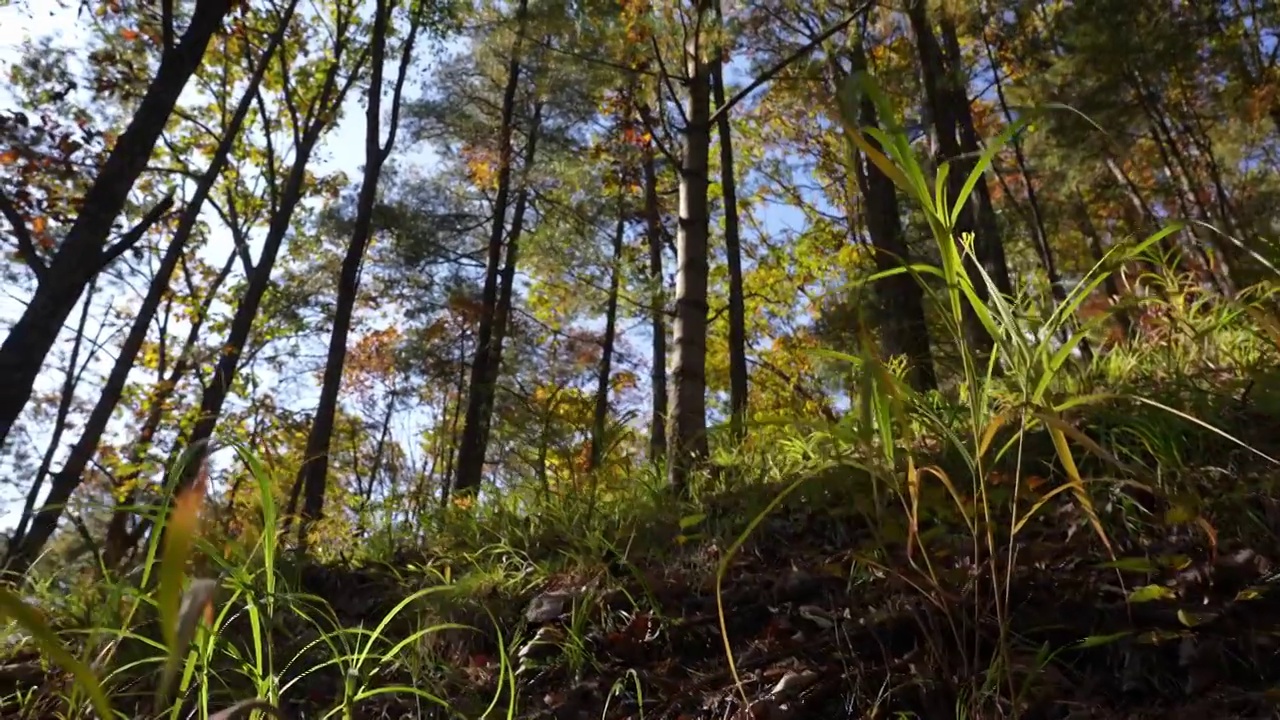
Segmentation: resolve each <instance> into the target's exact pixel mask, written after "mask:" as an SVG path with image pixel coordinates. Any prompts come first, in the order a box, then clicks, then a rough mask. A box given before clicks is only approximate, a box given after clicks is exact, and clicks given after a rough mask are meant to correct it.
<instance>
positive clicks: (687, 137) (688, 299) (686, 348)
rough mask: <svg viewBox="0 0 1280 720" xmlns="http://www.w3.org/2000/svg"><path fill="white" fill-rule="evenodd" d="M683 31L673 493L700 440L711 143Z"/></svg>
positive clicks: (705, 95) (702, 78) (702, 93)
mask: <svg viewBox="0 0 1280 720" xmlns="http://www.w3.org/2000/svg"><path fill="white" fill-rule="evenodd" d="M708 6H709V2H708V0H695V7H694V15H695V18H694V21H693V22H691V23H690V25H691V26H692V27H694V28H701V27H704V26H705V25H706V22H705V21H706V16H707V14H708V10H709V7H708ZM704 39H705V38H703V37H699V33H698V32H696V31H695V32H692V33H690V37H689V40H688V42H687V44H686V46H685V48H684V54H685V75H686V77H687V78H688V81H687V92H688V100H687V103H688V104H687V107H686V109H685V118H686V120H687V123H688V124H687V126H686V127H685V129H684V156H683V157H682V158H681V165H680V228H679V230H678V231H677V233H676V256H677V257H676V318H675V323H674V325H673V328H672V330H673V332H672V336H673V337H672V345H673V346H674V348H675V357H674V360H673V368H672V373H671V374H672V386H671V391H670V392H671V400H670V406H669V407H670V413H671V415H670V425H671V429H670V433H669V439H668V445H667V453H668V454H667V473H668V477H669V480H670V484H671V486H672V487H673V488H675V489H676V490H678V491H681V492H683V491H685V489H686V488H687V487H688V483H689V476H690V474H691V472H692V471H693V469H694V467H695V466H696V465H697V464H698V463H699V462H700V461H701V460H702V459H704V458H706V456H707V454H708V451H709V450H708V446H707V398H706V389H707V378H706V367H707V274H708V269H709V263H708V258H707V227H708V224H709V223H708V209H707V205H708V203H707V166H708V155H709V153H710V144H711V124H710V120H711V74H710V68H709V66H708V63H707V62H706V59H705V57H704V56H705V54H706V49H705V48H703V47H702V41H703V40H704Z"/></svg>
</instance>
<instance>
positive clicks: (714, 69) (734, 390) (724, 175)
mask: <svg viewBox="0 0 1280 720" xmlns="http://www.w3.org/2000/svg"><path fill="white" fill-rule="evenodd" d="M712 2H714V3H715V15H716V32H718V33H723V32H724V17H723V9H722V8H721V2H722V0H712ZM722 52H723V51H722V49H721V47H720V43H717V45H716V47H714V48H712V50H711V55H712V59H711V61H710V63H708V64H709V65H710V66H711V88H712V92H713V93H714V96H715V101H716V107H717V108H723V107H724V106H725V93H724V67H723V63H722V62H721V60H720V58H721V55H722ZM716 137H717V139H718V140H719V141H720V194H721V196H722V197H723V198H724V252H725V262H726V263H727V264H728V266H729V434H730V435H731V436H732V437H733V439H734V440H735V441H741V440H742V439H743V438H744V437H745V436H746V418H747V397H748V387H747V382H748V379H749V377H748V375H747V316H746V303H745V300H744V297H743V287H742V249H741V242H740V239H739V234H738V188H737V182H736V180H735V178H734V166H733V131H732V128H731V127H730V125H729V113H728V112H721V113H718V114H717V119H716Z"/></svg>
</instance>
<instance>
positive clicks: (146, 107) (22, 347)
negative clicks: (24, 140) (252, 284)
mask: <svg viewBox="0 0 1280 720" xmlns="http://www.w3.org/2000/svg"><path fill="white" fill-rule="evenodd" d="M231 5H232V2H231V0H199V2H197V3H196V5H195V10H194V13H193V14H192V16H191V22H190V24H189V25H188V26H187V29H186V31H185V32H184V33H183V34H182V38H181V41H180V42H179V43H178V44H177V46H175V47H173V48H170V49H168V50H166V51H165V52H164V54H163V55H162V56H161V59H160V66H159V68H158V69H157V70H156V75H155V78H154V79H153V80H152V81H151V85H150V86H149V87H148V88H147V92H146V94H145V95H144V96H143V98H142V102H141V104H140V105H139V106H138V110H137V112H135V113H134V115H133V119H132V120H131V121H130V122H129V127H128V128H126V129H125V131H124V134H123V135H121V136H120V138H119V140H117V141H116V144H115V146H114V147H113V148H112V149H111V154H110V155H108V156H107V160H106V162H105V163H104V164H103V166H102V170H101V171H100V172H99V173H98V176H97V178H96V179H95V180H94V182H93V186H92V187H90V188H89V191H88V193H87V194H86V195H85V197H84V201H83V204H82V205H81V209H80V214H79V215H78V216H77V217H76V220H75V222H74V223H73V224H72V226H71V229H70V230H68V231H67V236H66V238H65V239H64V240H63V242H62V245H61V246H60V247H59V248H58V252H57V253H56V254H55V255H54V256H53V259H52V261H51V262H50V264H49V267H48V268H47V270H46V271H45V272H44V273H43V277H42V278H41V280H40V283H39V284H38V285H37V286H36V291H35V294H34V295H33V297H32V298H31V302H30V303H29V304H28V305H27V308H26V310H25V311H24V312H23V313H22V317H20V318H19V319H18V321H17V322H16V323H14V325H13V327H11V328H10V329H9V334H8V335H7V336H6V337H5V340H4V344H3V345H0V378H4V381H3V382H2V383H0V445H3V444H4V441H5V439H6V438H7V437H8V435H9V430H10V429H11V428H12V427H13V423H14V422H15V421H16V420H17V418H18V416H19V415H20V414H21V413H22V408H23V407H24V406H26V404H27V400H29V399H30V398H31V390H32V388H33V387H34V386H35V382H36V377H37V376H38V375H39V374H40V369H41V367H42V366H43V365H44V360H45V357H46V356H47V355H48V354H49V350H50V349H51V348H52V347H53V345H54V343H55V342H57V339H58V334H59V333H60V332H61V331H62V324H63V323H64V322H66V319H67V316H68V315H70V314H71V310H72V308H74V307H75V305H76V303H77V302H78V301H79V299H80V295H81V294H82V293H83V292H84V288H85V286H86V285H87V284H88V283H89V281H90V279H91V278H93V277H94V276H95V275H97V274H98V272H99V271H101V270H102V268H104V267H105V266H106V265H107V264H108V263H110V262H111V260H113V259H114V258H115V257H116V256H118V255H119V254H120V253H122V252H124V251H125V250H127V249H128V247H127V246H125V245H124V244H123V243H117V244H116V245H114V246H110V247H109V246H108V245H107V238H108V236H109V235H110V234H111V226H112V223H114V222H115V220H116V218H117V217H118V216H119V215H120V211H121V210H122V209H123V208H124V204H125V201H126V200H127V199H128V196H129V192H130V191H131V190H132V189H133V185H134V183H135V182H136V181H137V179H138V176H139V175H141V174H142V171H143V170H144V169H145V168H146V165H147V161H148V160H150V158H151V152H152V150H154V149H155V144H156V141H157V140H158V139H159V137H160V134H161V133H162V132H163V131H164V126H165V124H166V123H167V122H168V121H169V116H170V115H171V114H172V113H173V108H174V105H175V104H177V102H178V96H179V95H181V94H182V90H183V88H185V87H186V85H187V81H188V80H189V79H190V78H191V75H192V74H193V73H194V72H195V70H196V68H197V67H199V65H200V61H201V59H202V58H203V57H204V53H205V49H206V48H207V47H208V46H209V41H210V39H211V38H212V37H213V35H214V33H216V32H217V31H218V28H219V27H221V25H222V20H223V18H224V17H226V15H227V13H228V12H229V11H230V9H231ZM135 242H136V239H135Z"/></svg>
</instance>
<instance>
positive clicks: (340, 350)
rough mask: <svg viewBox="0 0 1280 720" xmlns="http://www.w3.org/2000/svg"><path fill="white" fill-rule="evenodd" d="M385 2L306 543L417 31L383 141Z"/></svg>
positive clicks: (307, 496)
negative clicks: (376, 205) (374, 220)
mask: <svg viewBox="0 0 1280 720" xmlns="http://www.w3.org/2000/svg"><path fill="white" fill-rule="evenodd" d="M390 16H391V6H390V4H389V3H388V0H377V4H376V9H375V11H374V21H373V38H372V43H373V49H372V53H371V59H370V63H371V65H372V78H371V80H370V83H369V92H368V103H367V105H366V108H365V139H364V153H365V164H364V177H363V178H362V179H361V185H360V196H359V198H358V199H357V201H356V218H355V227H354V228H353V229H352V232H351V242H350V243H349V244H348V245H347V252H346V256H345V257H343V259H342V270H341V274H340V276H339V278H338V297H337V302H336V304H335V307H334V316H333V330H332V331H331V332H330V335H329V352H328V355H327V357H326V359H325V366H324V377H323V379H322V381H321V385H320V400H319V403H318V405H317V407H316V414H315V417H314V418H313V419H312V422H311V429H310V430H309V431H308V433H307V448H306V451H305V455H304V457H303V461H302V467H301V468H299V469H298V478H297V480H296V482H298V483H301V484H302V485H303V494H304V502H303V506H302V523H301V525H300V526H299V538H302V539H303V540H302V544H303V545H304V546H305V538H306V535H307V530H308V529H309V527H310V525H311V523H313V522H315V521H316V520H319V519H320V517H321V512H322V511H323V509H324V492H325V485H326V481H327V476H328V472H329V447H330V444H331V443H332V436H333V424H334V418H335V416H336V415H337V410H338V393H339V391H340V390H341V388H342V371H343V368H344V367H345V365H346V359H347V335H348V334H350V332H351V317H352V315H353V314H354V312H355V305H356V297H357V296H358V295H359V292H360V268H361V266H362V265H363V263H364V255H365V250H366V249H367V248H368V247H369V239H370V237H371V236H372V235H373V210H374V203H375V201H376V200H377V197H378V181H379V179H380V178H381V177H382V167H383V165H384V163H386V160H387V157H388V156H389V155H390V154H391V149H392V147H394V145H395V139H396V131H397V130H398V129H399V128H398V125H399V121H400V98H401V93H402V92H403V89H404V81H405V76H406V74H407V72H408V70H409V60H410V58H411V57H412V53H413V45H414V40H415V39H416V37H417V33H418V20H417V18H418V13H413V21H412V22H411V25H410V27H409V31H408V36H407V37H406V39H405V46H404V49H403V51H402V54H401V58H400V66H399V73H398V74H397V76H396V79H395V88H394V90H393V95H392V100H391V119H390V122H389V126H388V128H387V139H386V141H385V143H384V142H383V140H382V86H383V72H384V67H383V66H384V64H385V62H386V56H387V32H388V26H389V24H390V21H391V17H390Z"/></svg>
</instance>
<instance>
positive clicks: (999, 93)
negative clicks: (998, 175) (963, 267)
mask: <svg viewBox="0 0 1280 720" xmlns="http://www.w3.org/2000/svg"><path fill="white" fill-rule="evenodd" d="M982 46H983V49H985V50H986V54H987V61H988V62H989V63H990V64H991V74H992V76H993V78H994V80H995V89H996V98H997V100H998V101H999V102H1000V111H1001V112H1002V113H1003V114H1004V117H1005V122H1007V123H1010V124H1012V123H1013V120H1014V118H1013V112H1012V111H1010V109H1009V102H1008V100H1007V99H1006V98H1005V94H1004V80H1003V79H1001V77H1000V70H1001V68H1000V66H999V65H998V64H997V60H996V54H995V52H994V51H993V50H992V48H991V41H990V40H989V39H988V38H987V35H986V33H985V32H984V33H983V36H982ZM1010 144H1011V145H1012V146H1013V155H1014V159H1015V160H1016V161H1017V163H1018V172H1020V173H1022V178H1023V181H1024V182H1025V183H1026V185H1027V208H1028V210H1029V212H1030V216H1031V217H1030V220H1031V222H1030V223H1029V224H1030V226H1031V235H1032V237H1033V238H1034V239H1035V247H1036V254H1037V255H1039V256H1040V264H1041V265H1043V266H1044V274H1045V278H1046V279H1047V280H1048V281H1049V292H1050V294H1051V296H1052V297H1053V300H1054V302H1055V303H1056V304H1058V305H1062V304H1064V303H1066V301H1067V289H1066V288H1065V287H1064V286H1063V284H1062V276H1061V275H1059V274H1058V264H1057V262H1056V261H1055V260H1054V257H1053V247H1052V246H1051V245H1050V244H1049V233H1048V231H1047V230H1046V229H1045V224H1044V213H1043V212H1041V210H1040V201H1039V199H1038V198H1037V196H1036V183H1035V180H1034V179H1033V178H1032V177H1031V167H1030V164H1029V163H1028V162H1027V158H1026V154H1025V153H1023V151H1022V140H1020V139H1019V138H1018V137H1016V136H1015V137H1014V138H1013V139H1012V141H1011V143H1010ZM1001 181H1002V182H1003V179H1002V180H1001ZM1010 197H1012V195H1011V196H1010ZM1071 329H1072V325H1070V324H1068V323H1064V324H1063V326H1062V328H1061V332H1060V335H1061V336H1062V338H1063V340H1067V339H1069V338H1070V336H1071ZM1079 347H1080V353H1081V354H1082V355H1083V356H1084V358H1085V359H1086V360H1088V359H1089V358H1092V357H1093V348H1091V347H1090V346H1089V341H1088V340H1087V339H1081V340H1080V345H1079Z"/></svg>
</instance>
